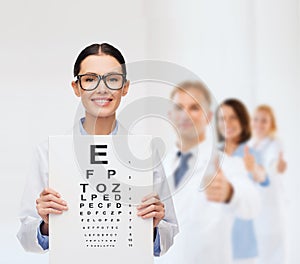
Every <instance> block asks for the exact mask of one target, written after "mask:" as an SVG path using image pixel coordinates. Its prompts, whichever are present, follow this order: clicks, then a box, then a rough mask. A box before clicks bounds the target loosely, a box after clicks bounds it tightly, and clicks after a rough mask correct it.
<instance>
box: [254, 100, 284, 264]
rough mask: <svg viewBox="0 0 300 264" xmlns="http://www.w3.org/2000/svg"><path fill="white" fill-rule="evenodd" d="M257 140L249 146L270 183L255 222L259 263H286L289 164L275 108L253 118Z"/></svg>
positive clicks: (265, 108)
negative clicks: (259, 158) (279, 135)
mask: <svg viewBox="0 0 300 264" xmlns="http://www.w3.org/2000/svg"><path fill="white" fill-rule="evenodd" d="M252 130H253V138H252V139H251V141H250V142H249V145H250V146H251V147H253V148H254V149H255V150H257V151H259V152H260V155H261V158H262V163H263V166H264V168H265V169H266V171H267V173H268V176H269V179H270V184H269V186H268V188H264V189H263V190H261V199H262V210H261V213H260V214H259V216H258V217H257V218H256V220H255V228H256V231H257V242H258V250H259V262H258V263H259V264H285V263H287V262H286V230H285V228H286V221H285V218H286V197H285V194H284V188H283V180H284V177H283V175H282V174H283V173H284V172H285V170H286V167H287V164H286V162H285V160H284V159H283V152H282V146H281V144H280V142H279V140H278V139H277V138H276V137H275V133H276V130H277V126H276V120H275V116H274V113H273V110H272V108H271V107H269V106H267V105H261V106H258V107H257V109H256V110H255V113H254V116H253V119H252Z"/></svg>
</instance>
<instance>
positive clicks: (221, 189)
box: [205, 160, 233, 203]
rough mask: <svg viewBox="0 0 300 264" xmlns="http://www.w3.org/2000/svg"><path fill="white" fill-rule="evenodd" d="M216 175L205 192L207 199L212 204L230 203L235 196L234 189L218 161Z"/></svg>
mask: <svg viewBox="0 0 300 264" xmlns="http://www.w3.org/2000/svg"><path fill="white" fill-rule="evenodd" d="M215 167H216V175H215V178H214V179H213V180H212V182H211V183H210V185H208V187H207V188H206V190H205V194H206V198H207V200H208V201H211V202H219V203H228V202H230V200H231V197H232V195H233V187H232V185H231V183H230V182H229V181H228V180H227V178H226V177H225V175H224V173H223V171H222V169H221V168H220V167H219V162H218V160H216V162H215Z"/></svg>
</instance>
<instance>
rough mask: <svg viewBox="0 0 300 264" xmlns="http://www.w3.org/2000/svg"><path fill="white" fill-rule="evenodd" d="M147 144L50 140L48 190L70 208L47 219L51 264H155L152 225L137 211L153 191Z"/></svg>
mask: <svg viewBox="0 0 300 264" xmlns="http://www.w3.org/2000/svg"><path fill="white" fill-rule="evenodd" d="M150 144H151V137H150V136H54V137H49V187H50V188H52V189H54V190H56V191H57V192H59V193H60V194H61V196H62V199H64V200H65V201H66V202H67V204H68V208H69V209H68V211H65V212H64V213H63V214H61V215H50V220H49V261H50V264H60V263H64V264H65V263H72V264H75V263H110V264H115V263H132V264H134V263H143V264H148V263H149V264H150V263H151V264H152V263H153V221H152V219H146V220H145V219H142V218H140V217H138V216H137V210H136V206H137V205H138V204H139V203H140V202H141V200H142V198H143V197H144V196H146V195H148V194H150V193H151V192H152V188H153V186H152V183H153V170H152V159H151V147H150Z"/></svg>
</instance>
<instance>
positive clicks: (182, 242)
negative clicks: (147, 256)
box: [155, 141, 260, 264]
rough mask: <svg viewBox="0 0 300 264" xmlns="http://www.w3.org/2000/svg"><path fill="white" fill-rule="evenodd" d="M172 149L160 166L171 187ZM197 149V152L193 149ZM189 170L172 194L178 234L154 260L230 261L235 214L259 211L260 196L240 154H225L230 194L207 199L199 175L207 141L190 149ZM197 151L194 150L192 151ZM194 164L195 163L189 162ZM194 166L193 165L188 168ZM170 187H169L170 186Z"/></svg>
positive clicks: (187, 263) (185, 263)
mask: <svg viewBox="0 0 300 264" xmlns="http://www.w3.org/2000/svg"><path fill="white" fill-rule="evenodd" d="M177 151H178V150H176V149H175V148H174V150H173V151H170V153H169V155H168V157H167V159H166V160H165V163H164V167H165V169H166V175H167V176H168V180H169V181H170V186H173V187H174V180H173V179H174V177H173V175H174V169H176V167H177V165H178V161H177V162H176V160H178V158H176V152H177ZM197 151H199V152H197ZM192 152H193V157H192V158H191V159H193V158H195V153H199V155H198V159H197V161H196V163H195V161H193V160H190V161H189V163H188V164H189V170H188V172H187V173H186V175H189V174H190V173H191V170H194V171H193V172H192V174H191V176H190V178H189V179H188V180H187V181H185V182H184V183H183V185H181V186H180V185H179V187H178V189H177V190H178V191H176V192H175V193H174V195H173V201H174V205H175V211H176V215H177V219H178V224H179V230H180V232H179V234H178V235H177V236H176V237H175V240H174V244H173V246H172V247H171V248H170V250H169V251H168V252H167V253H166V254H165V255H164V256H162V257H160V258H156V259H155V263H156V264H169V263H172V264H196V263H201V264H229V263H232V253H231V252H232V246H231V231H232V226H233V222H234V219H235V217H237V216H238V217H241V218H244V219H250V218H252V217H254V216H255V215H256V214H257V213H258V211H259V205H260V199H259V195H258V192H257V190H256V189H255V187H254V185H253V182H251V181H250V180H249V179H248V176H247V172H246V170H245V167H244V164H243V161H242V160H241V159H240V158H232V157H228V156H225V158H224V160H223V163H222V170H223V172H224V174H225V176H226V177H227V178H228V180H229V181H230V182H231V183H232V185H233V188H234V194H233V197H232V199H231V201H230V203H229V204H224V203H215V202H209V201H207V199H206V196H205V193H204V192H203V191H200V189H199V186H200V182H201V178H202V177H203V174H204V172H205V168H206V167H207V166H208V162H209V159H210V157H211V146H210V145H209V143H208V142H206V141H205V142H203V143H201V144H199V145H198V146H197V147H196V149H195V148H194V149H193V150H192ZM196 155H197V154H196ZM191 164H195V166H190V165H191ZM192 167H194V168H192ZM171 189H172V187H171Z"/></svg>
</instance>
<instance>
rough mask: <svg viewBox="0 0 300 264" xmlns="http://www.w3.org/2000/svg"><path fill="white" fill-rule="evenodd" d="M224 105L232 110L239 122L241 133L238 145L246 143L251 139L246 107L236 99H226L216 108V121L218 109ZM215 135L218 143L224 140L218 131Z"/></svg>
mask: <svg viewBox="0 0 300 264" xmlns="http://www.w3.org/2000/svg"><path fill="white" fill-rule="evenodd" d="M224 105H226V106H229V107H231V108H232V109H233V111H234V112H235V114H236V115H237V118H238V120H239V122H240V125H241V128H242V133H241V135H240V138H239V141H238V143H239V144H240V143H244V142H246V141H248V140H249V139H250V138H251V126H250V115H249V113H248V111H247V108H246V106H245V105H244V104H243V103H242V102H241V101H239V100H237V99H233V98H231V99H227V100H225V101H223V102H222V103H221V104H220V105H219V106H218V109H217V111H216V120H217V119H218V113H219V111H220V108H221V107H222V106H224ZM217 135H218V139H219V141H224V140H225V139H224V137H223V136H222V135H221V133H220V132H219V129H217Z"/></svg>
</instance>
